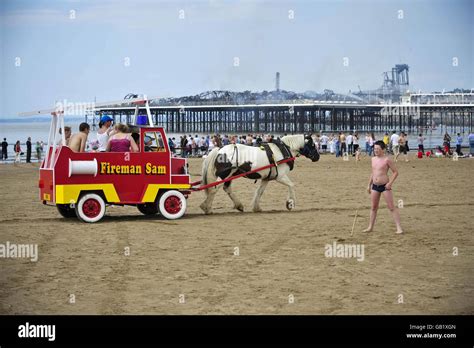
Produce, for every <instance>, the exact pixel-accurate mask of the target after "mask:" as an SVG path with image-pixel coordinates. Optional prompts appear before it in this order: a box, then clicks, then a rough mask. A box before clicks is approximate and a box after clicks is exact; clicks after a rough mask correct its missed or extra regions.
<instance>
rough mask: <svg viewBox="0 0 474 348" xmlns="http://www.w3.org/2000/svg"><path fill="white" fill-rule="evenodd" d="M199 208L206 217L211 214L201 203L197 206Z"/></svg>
mask: <svg viewBox="0 0 474 348" xmlns="http://www.w3.org/2000/svg"><path fill="white" fill-rule="evenodd" d="M199 208H201V209H202V211H203V212H204V214H206V215H208V214H211V213H212V212H211V209H209V208H207V206H206V205H205V204H204V203H202V204H201V205H200V206H199Z"/></svg>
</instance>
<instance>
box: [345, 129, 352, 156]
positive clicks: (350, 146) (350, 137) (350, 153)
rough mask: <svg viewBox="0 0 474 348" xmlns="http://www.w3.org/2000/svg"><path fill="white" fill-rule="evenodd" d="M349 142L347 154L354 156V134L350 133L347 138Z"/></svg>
mask: <svg viewBox="0 0 474 348" xmlns="http://www.w3.org/2000/svg"><path fill="white" fill-rule="evenodd" d="M346 142H347V153H348V154H349V155H352V154H353V153H354V137H353V135H352V132H349V135H348V136H347V138H346Z"/></svg>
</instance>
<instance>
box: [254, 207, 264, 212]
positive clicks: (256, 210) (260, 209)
mask: <svg viewBox="0 0 474 348" xmlns="http://www.w3.org/2000/svg"><path fill="white" fill-rule="evenodd" d="M252 211H253V212H254V213H261V212H262V208H260V207H258V208H253V209H252Z"/></svg>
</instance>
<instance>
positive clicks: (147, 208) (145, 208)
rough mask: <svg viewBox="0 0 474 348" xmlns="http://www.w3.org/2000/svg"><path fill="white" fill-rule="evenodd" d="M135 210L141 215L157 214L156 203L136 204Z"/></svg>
mask: <svg viewBox="0 0 474 348" xmlns="http://www.w3.org/2000/svg"><path fill="white" fill-rule="evenodd" d="M137 208H138V210H139V211H140V213H142V214H143V215H154V214H156V213H158V205H157V204H156V202H153V203H144V204H137Z"/></svg>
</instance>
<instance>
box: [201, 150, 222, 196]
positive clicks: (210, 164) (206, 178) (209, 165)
mask: <svg viewBox="0 0 474 348" xmlns="http://www.w3.org/2000/svg"><path fill="white" fill-rule="evenodd" d="M219 150H220V149H219V148H218V147H215V148H214V149H212V151H211V152H209V154H208V155H207V157H206V158H205V159H204V162H203V163H202V173H201V174H202V180H201V183H202V184H203V185H207V184H208V183H210V182H214V181H215V180H216V179H217V177H216V174H215V173H216V165H215V163H216V158H217V155H218V154H219ZM207 190H208V189H206V190H205V192H206V195H207Z"/></svg>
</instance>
